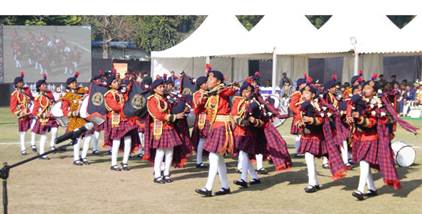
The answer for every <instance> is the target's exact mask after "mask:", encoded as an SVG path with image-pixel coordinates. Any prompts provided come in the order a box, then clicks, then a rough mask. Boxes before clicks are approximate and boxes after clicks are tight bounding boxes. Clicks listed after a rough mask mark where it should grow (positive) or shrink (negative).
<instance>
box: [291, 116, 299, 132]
mask: <svg viewBox="0 0 422 214" xmlns="http://www.w3.org/2000/svg"><path fill="white" fill-rule="evenodd" d="M296 122H297V120H295V119H293V120H292V125H291V127H290V134H292V135H298V134H300V132H301V130H300V129H299V128H298V127H297V126H296Z"/></svg>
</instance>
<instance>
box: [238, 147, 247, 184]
mask: <svg viewBox="0 0 422 214" xmlns="http://www.w3.org/2000/svg"><path fill="white" fill-rule="evenodd" d="M239 163H241V166H242V168H241V174H240V179H242V180H244V181H248V170H249V157H248V153H246V152H244V151H242V150H241V151H239Z"/></svg>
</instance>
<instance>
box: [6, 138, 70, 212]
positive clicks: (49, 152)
mask: <svg viewBox="0 0 422 214" xmlns="http://www.w3.org/2000/svg"><path fill="white" fill-rule="evenodd" d="M71 140H72V141H71V142H70V143H67V144H63V145H61V146H59V147H57V148H56V149H55V150H50V151H48V152H44V153H42V154H39V155H36V156H34V157H30V158H28V159H25V160H22V161H19V162H17V163H14V164H12V165H8V164H7V162H4V163H3V168H1V169H0V178H1V179H2V183H3V213H4V214H7V213H8V212H7V206H8V197H7V179H8V178H9V172H10V170H11V169H13V168H15V167H17V166H20V165H23V164H25V163H28V162H30V161H33V160H35V159H38V158H40V157H42V156H44V155H48V154H51V153H56V152H57V151H60V150H62V149H66V147H69V146H73V145H75V144H76V143H77V142H78V141H77V138H72V139H71Z"/></svg>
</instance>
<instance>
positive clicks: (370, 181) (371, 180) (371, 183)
mask: <svg viewBox="0 0 422 214" xmlns="http://www.w3.org/2000/svg"><path fill="white" fill-rule="evenodd" d="M366 183H367V184H368V189H370V190H373V191H375V190H377V188H375V183H374V178H373V177H372V172H371V167H369V170H368V178H367V179H366Z"/></svg>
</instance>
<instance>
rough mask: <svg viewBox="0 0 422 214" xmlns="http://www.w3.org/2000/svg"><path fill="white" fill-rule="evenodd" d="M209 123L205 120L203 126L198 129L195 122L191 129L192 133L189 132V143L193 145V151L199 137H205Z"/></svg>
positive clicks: (196, 146)
mask: <svg viewBox="0 0 422 214" xmlns="http://www.w3.org/2000/svg"><path fill="white" fill-rule="evenodd" d="M210 127H211V126H210V123H209V122H208V121H206V122H205V125H204V128H202V129H199V128H198V124H197V123H196V122H195V125H194V127H193V129H192V134H191V137H190V139H191V143H192V145H193V148H194V149H195V151H196V150H197V148H198V143H199V139H200V138H207V135H208V132H209V130H210Z"/></svg>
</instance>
